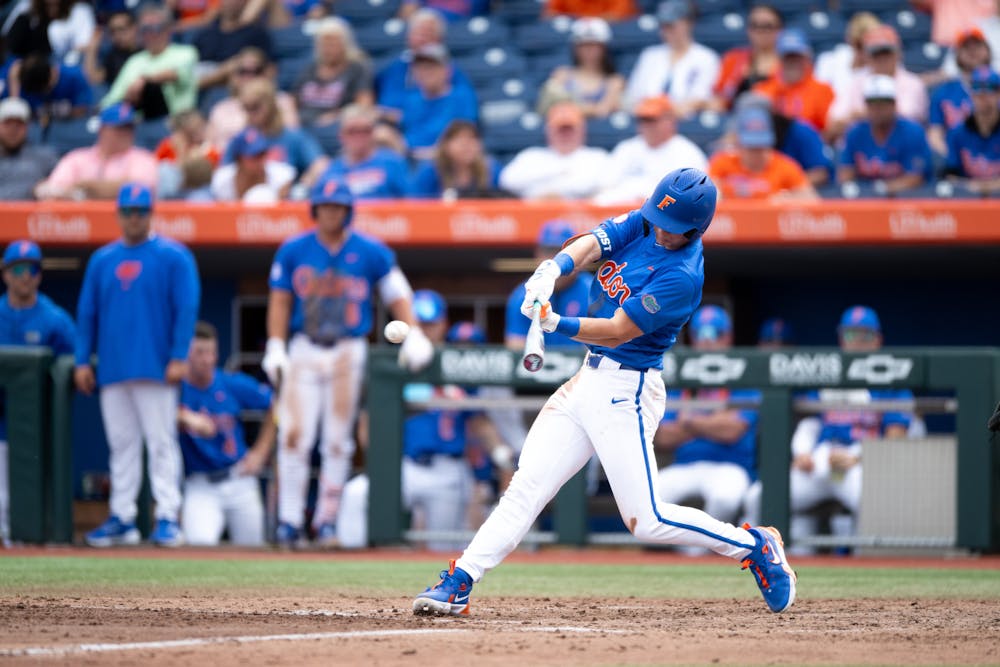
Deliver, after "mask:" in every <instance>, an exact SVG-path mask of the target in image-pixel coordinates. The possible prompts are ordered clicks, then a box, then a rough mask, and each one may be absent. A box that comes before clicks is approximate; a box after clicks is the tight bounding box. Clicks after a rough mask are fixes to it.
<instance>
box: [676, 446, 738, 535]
mask: <svg viewBox="0 0 1000 667" xmlns="http://www.w3.org/2000/svg"><path fill="white" fill-rule="evenodd" d="M749 488H750V475H749V474H747V471H746V469H745V468H743V466H740V465H737V464H735V463H723V462H720V461H694V462H692V463H676V464H673V465H669V466H667V467H666V468H663V469H661V470H660V479H659V493H660V499H661V500H663V501H664V502H667V503H673V504H676V503H678V502H680V501H682V500H684V499H685V498H690V497H692V496H697V497H699V498H701V499H702V502H703V503H704V509H705V513H706V514H711V515H712V516H714V517H718V518H720V519H723V520H725V521H736V519H737V518H738V517H739V514H740V508H741V507H742V505H743V498H744V497H745V496H746V492H747V489H749Z"/></svg>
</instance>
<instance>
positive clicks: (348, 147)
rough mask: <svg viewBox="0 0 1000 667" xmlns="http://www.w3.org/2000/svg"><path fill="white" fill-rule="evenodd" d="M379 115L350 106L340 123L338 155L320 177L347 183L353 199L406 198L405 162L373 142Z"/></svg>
mask: <svg viewBox="0 0 1000 667" xmlns="http://www.w3.org/2000/svg"><path fill="white" fill-rule="evenodd" d="M377 117H378V113H377V112H376V111H375V110H374V109H373V108H371V107H367V106H360V105H357V104H351V105H349V106H347V107H345V108H344V111H343V113H342V115H341V121H340V129H339V136H340V145H341V147H342V150H341V154H340V156H339V157H337V158H336V159H335V160H333V161H331V162H330V167H329V168H328V169H327V170H326V173H325V174H324V175H323V178H336V179H337V180H339V181H343V182H344V183H346V184H347V187H348V188H349V189H350V190H351V194H352V195H354V198H355V199H389V198H399V197H404V196H405V195H406V191H407V188H408V182H407V179H408V173H407V166H406V160H404V159H403V158H402V157H401V156H400V155H399V154H398V153H394V152H393V151H391V150H389V149H388V148H381V147H380V146H379V145H378V144H377V143H376V142H375V121H376V119H377Z"/></svg>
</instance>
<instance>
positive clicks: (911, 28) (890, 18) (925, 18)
mask: <svg viewBox="0 0 1000 667" xmlns="http://www.w3.org/2000/svg"><path fill="white" fill-rule="evenodd" d="M879 18H880V19H882V21H883V22H884V23H887V24H888V25H891V26H892V27H893V28H895V29H896V32H898V33H899V37H900V39H901V40H902V41H903V44H913V43H923V42H929V41H931V17H930V15H929V14H924V13H923V12H914V11H911V10H909V9H900V10H898V11H892V12H885V13H883V14H882V15H881V16H880V17H879Z"/></svg>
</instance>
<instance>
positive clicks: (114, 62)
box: [83, 11, 140, 85]
mask: <svg viewBox="0 0 1000 667" xmlns="http://www.w3.org/2000/svg"><path fill="white" fill-rule="evenodd" d="M106 29H107V34H108V41H109V43H110V47H109V48H108V49H107V50H106V51H104V53H103V55H102V53H101V50H102V49H101V47H102V44H103V42H104V31H102V30H101V29H100V28H98V29H96V30H95V31H94V36H93V37H92V38H91V39H90V42H89V43H88V44H87V49H86V51H84V57H83V72H84V74H86V75H87V80H88V81H90V83H91V84H93V85H98V84H102V83H110V82H112V81H114V80H115V79H117V78H118V74H119V72H121V71H122V67H124V66H125V63H126V62H127V61H128V59H129V58H131V57H132V56H133V55H135V54H136V53H139V51H140V48H139V30H138V28H137V27H136V24H135V17H133V16H132V14H131V13H129V12H127V11H118V12H115V13H113V14H112V15H111V16H110V17H109V18H108V24H107V28H106Z"/></svg>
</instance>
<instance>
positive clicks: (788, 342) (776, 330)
mask: <svg viewBox="0 0 1000 667" xmlns="http://www.w3.org/2000/svg"><path fill="white" fill-rule="evenodd" d="M794 344H795V334H794V333H793V332H792V326H791V325H790V324H789V323H788V322H787V321H785V320H784V319H783V318H780V317H771V318H768V319H766V320H764V323H763V324H761V325H760V333H759V334H758V336H757V347H758V348H759V349H761V350H780V349H782V348H785V347H790V346H792V345H794Z"/></svg>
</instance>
